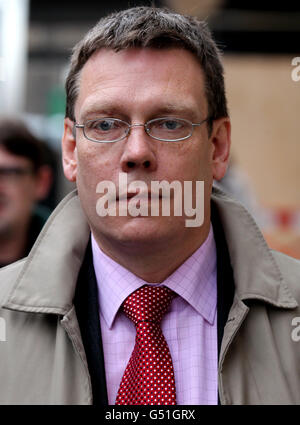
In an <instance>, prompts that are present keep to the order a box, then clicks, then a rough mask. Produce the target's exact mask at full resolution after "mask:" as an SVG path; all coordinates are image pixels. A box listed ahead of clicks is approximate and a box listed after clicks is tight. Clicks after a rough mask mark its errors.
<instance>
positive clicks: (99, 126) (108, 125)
mask: <svg viewBox="0 0 300 425" xmlns="http://www.w3.org/2000/svg"><path fill="white" fill-rule="evenodd" d="M115 127H116V123H115V122H114V121H112V120H101V121H95V122H94V125H93V128H94V129H95V130H100V131H109V130H113V129H114V128H115Z"/></svg>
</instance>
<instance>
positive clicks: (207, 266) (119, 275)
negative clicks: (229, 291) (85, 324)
mask: <svg viewBox="0 0 300 425" xmlns="http://www.w3.org/2000/svg"><path fill="white" fill-rule="evenodd" d="M92 250H93V261H94V268H95V273H96V278H97V283H98V293H99V306H100V323H101V332H102V341H103V351H104V361H105V372H106V382H107V392H108V402H109V404H114V403H115V400H116V396H117V392H118V389H119V385H120V381H121V378H122V376H123V373H124V370H125V368H126V365H127V363H128V360H129V358H130V356H131V353H132V350H133V347H134V343H135V327H134V324H133V323H132V322H131V321H130V320H129V319H128V318H127V317H126V316H125V314H124V313H123V312H122V311H121V310H120V307H121V305H122V303H123V301H124V300H125V298H126V297H127V296H128V295H129V294H131V293H132V292H133V291H135V290H136V289H138V288H140V287H141V286H142V285H145V284H147V282H145V281H143V280H142V279H140V278H139V277H137V276H136V275H134V274H133V273H131V272H130V271H129V270H127V269H125V268H124V267H122V266H121V265H120V264H118V263H116V262H115V261H113V260H112V259H111V258H109V257H108V256H107V255H105V254H104V253H103V252H102V251H101V250H100V249H99V247H98V245H97V243H96V242H95V239H94V238H93V236H92ZM159 285H165V286H167V287H169V288H170V289H172V290H173V291H175V292H176V293H177V294H178V295H179V296H177V297H175V298H174V299H173V301H172V303H171V307H170V310H169V312H168V313H166V315H165V317H164V318H163V320H162V331H163V334H164V336H165V338H166V340H167V343H168V345H169V348H170V353H171V356H172V360H173V367H174V373H175V384H176V399H177V404H178V405H186V404H217V403H218V347H217V311H216V306H217V258H216V246H215V240H214V236H213V230H212V226H211V228H210V232H209V235H208V237H207V239H206V241H205V242H204V243H203V244H202V245H201V246H200V248H198V250H197V251H196V252H194V254H193V255H192V256H191V257H189V258H188V259H187V260H186V261H185V262H184V263H183V264H182V265H181V266H180V267H179V268H178V269H177V270H175V272H174V273H173V274H171V275H170V276H169V277H168V278H167V279H166V280H165V281H164V282H162V283H160V284H159Z"/></svg>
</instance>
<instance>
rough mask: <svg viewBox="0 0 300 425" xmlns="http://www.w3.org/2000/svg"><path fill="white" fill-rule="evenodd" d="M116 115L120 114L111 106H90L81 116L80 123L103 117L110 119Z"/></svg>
mask: <svg viewBox="0 0 300 425" xmlns="http://www.w3.org/2000/svg"><path fill="white" fill-rule="evenodd" d="M116 114H120V110H119V109H117V108H116V107H113V106H108V105H107V106H105V105H104V106H100V105H91V106H90V107H88V108H87V109H86V110H85V111H84V112H83V113H82V115H81V121H83V120H86V119H92V118H97V116H99V115H101V116H103V115H105V116H107V117H112V116H114V115H116Z"/></svg>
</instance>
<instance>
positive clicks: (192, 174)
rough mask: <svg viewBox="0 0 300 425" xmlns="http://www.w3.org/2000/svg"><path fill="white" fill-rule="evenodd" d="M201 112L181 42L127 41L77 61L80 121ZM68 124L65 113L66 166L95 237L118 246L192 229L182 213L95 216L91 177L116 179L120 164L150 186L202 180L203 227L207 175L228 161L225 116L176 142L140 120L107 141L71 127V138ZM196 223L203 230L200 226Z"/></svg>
mask: <svg viewBox="0 0 300 425" xmlns="http://www.w3.org/2000/svg"><path fill="white" fill-rule="evenodd" d="M207 114H208V106H207V101H206V97H205V92H204V76H203V73H202V69H201V67H200V65H199V63H198V62H197V60H196V58H194V56H193V55H192V54H191V53H189V52H187V51H185V50H182V49H168V50H158V49H128V50H123V51H120V52H118V53H116V52H114V51H113V50H110V49H101V50H100V51H98V52H96V53H95V54H94V55H93V56H92V57H91V58H90V59H89V60H88V62H87V63H86V64H85V66H84V67H83V70H82V73H81V78H80V91H79V96H78V98H77V101H76V104H75V117H76V122H77V123H79V124H82V123H84V122H86V121H87V120H91V119H95V118H100V117H114V118H119V119H121V120H123V121H126V122H128V123H130V124H141V123H142V124H144V123H145V122H147V121H148V120H151V119H154V118H159V117H166V116H167V117H169V116H172V117H177V118H184V119H187V120H190V121H191V122H193V123H199V122H200V121H202V120H203V119H205V118H207ZM72 128H73V123H72V122H71V121H70V120H69V119H67V120H66V121H65V134H64V138H63V160H64V169H65V174H66V176H67V178H69V179H70V180H73V181H75V180H76V182H77V187H78V193H79V197H80V200H81V203H82V206H83V209H84V211H85V213H86V215H87V218H88V221H89V224H90V226H91V229H92V231H93V233H94V234H95V236H96V239H97V240H98V241H99V240H100V241H101V239H102V240H103V238H106V239H110V240H114V241H116V242H118V243H121V244H124V246H125V245H126V244H132V243H148V242H153V243H154V242H155V241H160V240H163V239H165V240H166V239H168V238H169V241H170V240H171V239H172V238H173V239H174V240H175V239H176V240H177V241H180V238H184V237H185V236H186V235H187V234H188V233H189V232H191V229H188V228H186V226H185V219H186V217H185V216H181V217H180V216H179V217H177V216H174V215H171V217H165V216H159V217H151V216H148V217H141V216H139V217H132V216H130V215H127V216H126V217H119V216H116V217H112V216H110V217H102V218H101V217H99V216H98V214H97V212H96V202H97V200H98V199H99V197H100V195H99V194H97V193H96V187H97V184H98V183H99V182H101V181H103V180H110V181H112V182H113V183H115V184H116V186H118V181H119V173H121V172H122V173H126V174H127V180H128V184H129V183H130V182H132V181H134V180H141V181H143V182H145V183H146V184H147V186H148V188H149V189H150V184H151V181H162V180H166V181H168V182H170V183H171V182H172V181H175V180H177V181H179V182H181V183H182V186H183V182H184V181H192V182H195V181H197V180H200V181H204V182H205V222H204V225H203V226H204V227H205V226H206V228H207V226H208V224H209V200H210V193H211V185H212V180H213V178H221V177H222V174H224V172H225V169H226V162H227V156H228V155H227V154H228V150H229V123H228V120H227V119H222V120H219V121H217V122H215V123H214V130H213V133H212V135H211V137H210V138H209V135H208V128H207V124H206V123H204V124H202V125H201V126H200V127H195V128H194V132H193V135H192V136H191V137H190V138H189V139H187V140H184V141H180V142H163V141H158V140H154V139H152V138H151V137H150V136H149V135H147V134H146V132H145V130H144V128H143V127H134V128H132V130H131V132H130V134H129V136H128V137H127V138H125V139H123V140H121V141H118V142H115V143H107V144H105V143H94V142H92V141H89V140H87V139H86V138H85V137H84V135H83V132H82V129H77V130H76V142H75V141H74V138H73V135H72ZM221 139H222V140H221ZM220 140H221V142H220ZM220 145H222V147H220ZM218 164H221V165H218ZM119 202H124V201H119ZM125 202H126V201H125ZM193 231H194V232H195V230H193ZM196 231H198V232H201V228H199V229H197V230H196ZM202 231H203V229H202Z"/></svg>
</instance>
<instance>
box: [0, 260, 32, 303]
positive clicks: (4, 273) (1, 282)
mask: <svg viewBox="0 0 300 425" xmlns="http://www.w3.org/2000/svg"><path fill="white" fill-rule="evenodd" d="M25 261H26V258H23V259H22V260H19V261H16V262H15V263H12V264H10V265H8V266H6V267H3V268H1V269H0V308H2V306H3V304H4V303H5V301H6V300H7V298H8V296H9V294H10V293H11V291H12V289H13V287H14V285H15V283H16V280H17V278H18V276H19V275H20V273H21V270H22V268H23V265H24V263H25Z"/></svg>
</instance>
